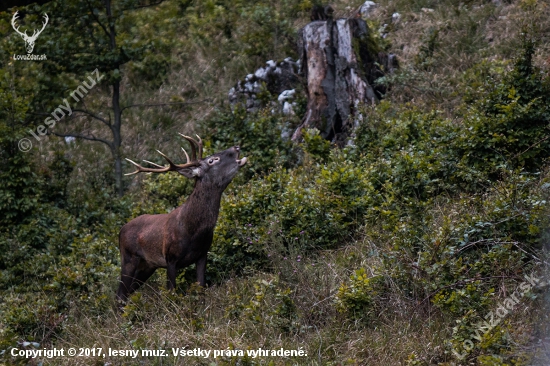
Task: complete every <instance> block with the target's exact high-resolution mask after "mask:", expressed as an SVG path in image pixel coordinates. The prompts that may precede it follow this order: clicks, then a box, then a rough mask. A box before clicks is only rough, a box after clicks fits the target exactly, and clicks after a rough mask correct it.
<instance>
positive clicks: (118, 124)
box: [112, 81, 124, 197]
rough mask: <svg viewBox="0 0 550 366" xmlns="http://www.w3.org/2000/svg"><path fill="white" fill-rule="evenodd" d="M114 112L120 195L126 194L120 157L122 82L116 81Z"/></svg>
mask: <svg viewBox="0 0 550 366" xmlns="http://www.w3.org/2000/svg"><path fill="white" fill-rule="evenodd" d="M112 101H113V114H114V124H113V128H112V132H113V148H114V159H115V187H116V191H117V194H118V196H119V197H122V196H123V195H124V189H123V186H122V160H121V157H120V152H121V151H120V147H121V145H122V136H121V134H120V129H121V125H122V110H121V109H120V82H119V81H115V82H114V83H113V100H112Z"/></svg>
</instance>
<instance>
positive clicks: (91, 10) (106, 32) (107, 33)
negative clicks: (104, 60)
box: [86, 0, 111, 38]
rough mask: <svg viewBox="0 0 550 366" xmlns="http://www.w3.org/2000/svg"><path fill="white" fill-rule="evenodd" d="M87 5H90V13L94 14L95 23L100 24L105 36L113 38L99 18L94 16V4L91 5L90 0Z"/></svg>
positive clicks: (87, 0)
mask: <svg viewBox="0 0 550 366" xmlns="http://www.w3.org/2000/svg"><path fill="white" fill-rule="evenodd" d="M86 3H87V4H88V9H90V13H91V14H92V16H93V17H94V19H95V21H96V22H97V24H99V26H100V27H101V28H102V29H103V31H104V32H105V34H106V35H107V36H108V37H109V38H110V37H111V33H110V32H109V31H108V30H107V28H105V26H104V25H103V23H101V22H100V21H99V17H97V16H96V15H95V14H94V8H93V7H92V4H90V1H89V0H86Z"/></svg>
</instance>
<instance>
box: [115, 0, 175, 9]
mask: <svg viewBox="0 0 550 366" xmlns="http://www.w3.org/2000/svg"><path fill="white" fill-rule="evenodd" d="M163 2H164V0H159V1H157V2H155V3H151V4H144V5H138V6H135V7H133V8H124V9H122V10H121V11H126V10H136V9H142V8H149V7H151V6H155V5H159V4H161V3H163Z"/></svg>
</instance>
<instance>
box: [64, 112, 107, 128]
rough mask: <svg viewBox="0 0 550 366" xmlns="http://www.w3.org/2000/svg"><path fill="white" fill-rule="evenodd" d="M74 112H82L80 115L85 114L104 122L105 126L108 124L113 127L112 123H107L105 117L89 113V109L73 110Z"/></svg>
mask: <svg viewBox="0 0 550 366" xmlns="http://www.w3.org/2000/svg"><path fill="white" fill-rule="evenodd" d="M73 112H80V113H84V114H86V115H88V116H90V117H92V118H95V119H97V120H99V121H101V122H103V123H104V124H106V125H107V126H109V127H111V123H110V122H109V121H107V120H106V119H105V118H103V117H100V116H98V115H96V114H94V113H92V112H90V111H88V110H87V109H73Z"/></svg>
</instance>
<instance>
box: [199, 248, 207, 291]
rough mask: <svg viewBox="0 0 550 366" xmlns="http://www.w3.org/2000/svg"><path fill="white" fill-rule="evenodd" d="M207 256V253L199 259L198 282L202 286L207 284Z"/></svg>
mask: <svg viewBox="0 0 550 366" xmlns="http://www.w3.org/2000/svg"><path fill="white" fill-rule="evenodd" d="M206 256H207V254H205V255H204V256H202V257H201V258H200V259H199V260H198V261H197V282H198V283H199V284H200V285H201V286H202V287H205V286H206Z"/></svg>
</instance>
